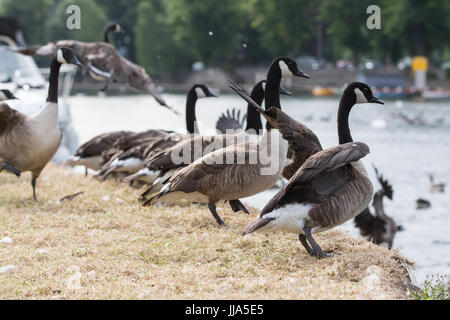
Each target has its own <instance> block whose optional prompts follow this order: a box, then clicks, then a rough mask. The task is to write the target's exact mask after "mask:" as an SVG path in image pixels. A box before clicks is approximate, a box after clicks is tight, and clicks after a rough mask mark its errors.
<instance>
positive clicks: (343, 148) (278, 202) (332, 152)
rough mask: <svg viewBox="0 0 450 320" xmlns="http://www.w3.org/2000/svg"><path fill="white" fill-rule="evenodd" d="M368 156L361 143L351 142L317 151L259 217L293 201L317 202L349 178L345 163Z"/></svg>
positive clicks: (349, 172) (349, 174)
mask: <svg viewBox="0 0 450 320" xmlns="http://www.w3.org/2000/svg"><path fill="white" fill-rule="evenodd" d="M368 153H369V147H368V146H367V145H366V144H365V143H362V142H350V143H345V144H341V145H338V146H335V147H331V148H328V149H325V150H323V151H319V152H317V153H315V154H313V155H312V156H310V157H309V158H308V159H307V160H306V161H305V163H304V164H303V165H302V166H301V167H300V168H299V169H298V170H297V172H296V173H295V175H294V176H293V177H292V178H291V179H290V180H289V181H288V183H287V184H286V185H285V186H284V188H283V189H281V190H280V191H279V192H278V193H277V194H276V195H275V196H274V197H273V198H272V199H271V200H270V201H269V202H268V203H267V205H266V206H265V207H264V208H263V210H262V211H261V216H263V215H264V214H267V213H269V212H271V211H273V210H274V209H276V208H279V207H282V206H284V205H287V204H289V203H292V202H298V203H320V202H323V201H325V200H326V199H327V198H328V196H329V195H331V194H333V193H334V192H336V191H337V190H339V189H340V188H341V187H342V186H344V185H345V184H346V183H347V182H348V181H349V180H350V178H351V169H352V168H353V167H351V168H350V167H347V165H348V164H351V163H352V162H356V161H358V160H359V159H361V158H363V157H364V156H366V155H367V154H368Z"/></svg>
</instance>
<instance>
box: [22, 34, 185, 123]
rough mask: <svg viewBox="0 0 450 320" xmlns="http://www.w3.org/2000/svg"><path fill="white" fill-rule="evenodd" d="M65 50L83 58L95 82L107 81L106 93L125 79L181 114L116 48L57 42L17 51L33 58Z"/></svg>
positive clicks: (67, 41)
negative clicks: (109, 86) (109, 88)
mask: <svg viewBox="0 0 450 320" xmlns="http://www.w3.org/2000/svg"><path fill="white" fill-rule="evenodd" d="M61 46H64V47H68V48H70V49H72V50H73V51H74V52H75V53H76V54H78V55H79V56H80V57H82V59H83V61H85V63H86V65H87V66H89V67H90V70H89V74H90V76H91V77H92V78H93V79H95V80H99V81H105V80H106V86H105V88H104V89H106V88H107V86H108V83H109V82H110V81H113V82H118V81H119V79H120V78H122V77H124V78H126V82H127V83H128V85H129V86H130V87H131V88H132V89H135V90H137V91H140V92H143V93H147V94H150V95H152V96H153V98H155V100H156V101H157V102H158V103H159V104H160V105H161V106H164V107H166V108H168V109H169V110H171V111H172V112H174V113H176V114H178V112H176V111H175V110H173V109H172V108H171V107H170V106H168V105H167V103H166V101H165V100H164V99H163V98H162V97H161V96H160V95H159V94H158V91H157V88H156V86H155V85H154V83H153V81H152V79H151V78H150V76H149V75H148V74H147V73H146V72H145V70H144V68H142V67H140V66H139V65H137V64H135V63H133V62H131V61H129V60H127V59H125V58H124V57H122V56H121V55H120V53H119V52H118V51H117V50H116V48H114V46H113V45H112V44H109V43H105V42H82V41H75V40H60V41H57V42H49V43H48V44H46V45H36V46H29V47H25V48H19V49H16V50H15V51H16V52H20V53H22V54H25V55H29V56H35V55H40V56H48V55H52V54H54V53H55V52H56V50H57V49H58V48H59V47H61Z"/></svg>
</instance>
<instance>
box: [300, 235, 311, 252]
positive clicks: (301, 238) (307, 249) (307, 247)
mask: <svg viewBox="0 0 450 320" xmlns="http://www.w3.org/2000/svg"><path fill="white" fill-rule="evenodd" d="M298 240H300V242H301V243H302V245H303V246H304V247H305V249H306V251H308V254H310V255H311V254H312V249H311V247H310V245H309V244H308V241H306V237H305V235H304V234H299V235H298Z"/></svg>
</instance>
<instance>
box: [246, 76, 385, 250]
mask: <svg viewBox="0 0 450 320" xmlns="http://www.w3.org/2000/svg"><path fill="white" fill-rule="evenodd" d="M359 103H379V104H383V102H382V101H381V100H379V99H378V98H376V97H375V96H374V95H373V94H372V91H371V90H370V88H369V86H367V85H366V84H364V83H361V82H353V83H351V84H350V85H348V86H347V88H346V89H345V90H344V93H343V95H342V98H341V101H340V103H339V111H338V137H339V145H337V146H335V147H331V148H328V149H325V150H323V151H319V152H316V153H314V154H313V155H311V156H310V157H309V158H307V159H306V161H305V162H304V163H303V164H302V166H301V167H300V168H299V169H298V170H297V172H296V173H295V174H294V175H293V176H292V178H291V179H290V180H289V181H288V183H287V184H286V185H285V186H284V187H283V189H281V190H280V191H279V192H278V193H277V194H276V195H275V196H274V197H273V198H272V199H271V200H270V201H269V202H268V203H267V204H266V206H265V207H264V208H263V210H262V211H261V215H260V217H259V218H258V219H256V220H255V221H253V222H252V223H250V224H249V225H248V226H247V227H246V228H245V230H244V231H243V235H246V234H249V233H252V232H254V231H257V230H259V231H263V232H264V231H277V230H281V231H286V232H292V233H296V234H298V235H299V240H300V242H301V243H302V245H303V246H304V247H305V249H306V251H307V252H308V253H309V254H310V255H311V256H315V257H318V258H323V257H330V256H332V254H327V253H324V252H323V251H322V249H321V248H320V246H319V245H318V244H317V242H316V241H315V240H314V238H313V237H312V234H313V233H316V232H321V231H325V230H328V229H331V228H333V227H335V226H338V225H340V224H342V223H344V222H346V221H348V220H350V219H352V218H353V217H354V216H356V215H357V214H358V213H360V212H361V211H362V210H363V209H364V208H366V207H367V205H368V204H369V202H370V200H371V198H372V192H373V187H372V183H371V182H370V180H369V178H368V177H367V172H366V170H365V168H364V166H363V164H362V163H361V162H360V161H359V160H360V159H361V158H363V157H364V156H366V155H367V154H368V153H369V147H368V146H367V145H366V144H365V143H362V142H353V138H352V136H351V134H350V128H349V124H348V117H349V114H350V111H351V109H352V107H353V106H354V105H355V104H359ZM268 112H269V113H271V114H276V113H275V112H273V111H272V112H271V110H268ZM269 119H270V117H268V120H269ZM272 122H276V117H275V118H272ZM278 125H279V126H280V130H281V131H283V129H282V126H281V125H280V124H278ZM299 143H301V141H299Z"/></svg>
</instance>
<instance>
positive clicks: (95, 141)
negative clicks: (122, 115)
mask: <svg viewBox="0 0 450 320" xmlns="http://www.w3.org/2000/svg"><path fill="white" fill-rule="evenodd" d="M131 134H134V132H133V131H113V132H106V133H102V134H100V135H98V136H95V137H94V138H92V139H91V140H89V141H86V142H85V143H83V144H82V145H81V146H80V147H79V148H78V149H77V151H76V153H75V155H73V156H72V157H71V158H69V159H68V160H67V161H66V164H67V165H69V166H84V167H85V168H86V174H87V169H92V170H95V171H98V170H100V169H101V168H102V166H103V163H104V161H103V157H102V152H103V151H105V150H108V149H110V148H112V145H113V144H114V142H115V141H116V140H118V139H119V138H121V137H124V136H128V135H131Z"/></svg>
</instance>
